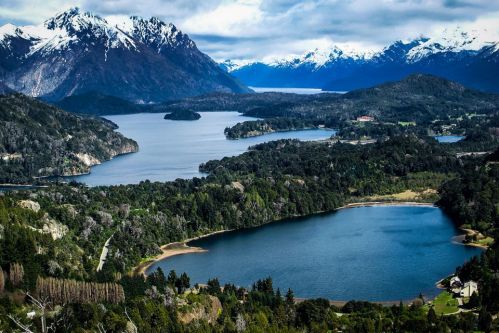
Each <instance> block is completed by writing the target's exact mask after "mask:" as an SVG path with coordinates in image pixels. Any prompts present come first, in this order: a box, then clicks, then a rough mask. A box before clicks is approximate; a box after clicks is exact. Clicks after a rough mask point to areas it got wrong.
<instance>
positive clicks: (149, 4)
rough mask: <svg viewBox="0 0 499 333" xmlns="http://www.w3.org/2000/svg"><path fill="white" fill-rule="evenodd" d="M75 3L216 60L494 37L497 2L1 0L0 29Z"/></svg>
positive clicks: (498, 22) (497, 27)
mask: <svg viewBox="0 0 499 333" xmlns="http://www.w3.org/2000/svg"><path fill="white" fill-rule="evenodd" d="M75 5H78V6H80V7H82V8H83V9H85V10H89V11H93V12H95V13H97V14H100V15H102V16H109V15H127V16H128V15H139V16H145V17H150V16H157V17H159V18H161V19H163V20H165V21H168V22H173V23H174V24H175V25H177V26H178V27H179V28H180V29H181V30H183V31H184V32H186V33H188V34H190V35H191V37H193V38H194V40H195V41H196V43H197V45H198V46H199V48H200V49H201V50H203V51H205V52H207V53H208V54H209V55H210V56H212V57H214V58H215V59H217V60H220V59H225V58H235V59H242V58H246V59H248V58H251V59H262V58H270V57H276V56H280V55H286V54H290V53H293V54H301V53H303V52H304V51H306V50H308V49H314V48H323V47H326V46H327V45H331V44H341V45H345V44H348V45H353V46H352V47H355V48H359V49H371V48H379V47H381V46H383V45H386V44H387V43H390V42H392V41H394V40H398V39H408V38H415V37H418V36H421V35H431V34H433V33H435V31H439V30H441V29H442V28H444V27H450V26H456V25H460V26H462V27H463V28H465V29H467V28H470V29H471V28H487V29H488V30H489V32H490V34H491V35H493V34H495V32H497V31H499V1H490V0H379V1H373V0H204V1H198V0H142V1H137V0H70V1H62V0H44V1H43V2H42V1H41V0H2V4H1V5H0V24H3V23H7V22H13V23H39V22H42V21H43V20H45V19H46V18H48V17H50V16H52V15H53V14H55V13H56V12H58V11H60V10H61V9H65V8H67V7H69V6H75Z"/></svg>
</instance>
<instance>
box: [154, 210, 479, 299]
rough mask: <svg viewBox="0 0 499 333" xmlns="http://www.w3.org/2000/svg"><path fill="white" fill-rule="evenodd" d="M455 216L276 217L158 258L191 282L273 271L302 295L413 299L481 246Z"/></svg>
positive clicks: (242, 281)
mask: <svg viewBox="0 0 499 333" xmlns="http://www.w3.org/2000/svg"><path fill="white" fill-rule="evenodd" d="M458 234H459V233H458V230H456V229H455V227H454V226H453V224H452V222H451V221H450V219H449V218H448V217H447V216H446V215H445V214H444V213H443V212H442V211H441V210H440V209H439V208H434V207H415V206H381V207H360V208H352V209H343V210H339V211H338V212H335V213H328V214H322V215H315V216H312V217H307V218H301V219H294V220H288V221H283V222H277V223H272V224H269V225H266V226H263V227H259V228H254V229H248V230H241V231H234V232H229V233H224V234H219V235H215V236H212V237H209V238H205V239H201V240H198V241H193V242H191V243H190V245H192V246H200V247H203V248H205V249H207V250H208V252H205V253H196V254H186V255H180V256H176V257H171V258H168V259H165V260H163V261H160V262H158V263H156V264H154V265H153V266H152V267H151V268H150V270H149V271H151V270H155V269H156V267H158V266H160V267H161V268H162V269H163V270H164V271H165V272H169V271H170V270H171V269H175V270H176V271H177V272H179V273H180V272H187V273H188V274H189V276H190V277H191V283H192V284H194V283H206V281H207V280H208V279H209V278H212V277H218V278H219V280H220V281H221V283H226V282H230V283H234V284H236V285H239V286H246V287H249V286H250V285H251V284H252V283H253V282H255V281H256V280H257V279H260V278H265V277H267V276H271V277H272V279H273V281H274V286H275V287H280V288H281V291H283V292H285V291H286V290H287V288H292V289H293V290H294V292H295V295H296V296H298V297H325V298H328V299H334V300H350V299H356V300H370V301H386V300H407V299H412V298H414V297H417V296H418V295H419V293H420V292H421V293H423V294H424V295H428V296H434V295H436V294H437V293H438V290H437V289H436V288H435V282H437V281H438V280H440V279H441V278H443V277H445V276H447V275H448V274H450V273H453V272H454V270H455V268H456V266H459V265H462V264H463V262H464V261H465V260H467V259H469V258H471V257H472V256H474V255H478V254H480V252H481V250H479V249H477V248H472V247H466V246H463V245H460V244H455V243H453V242H452V238H453V237H454V236H456V235H458Z"/></svg>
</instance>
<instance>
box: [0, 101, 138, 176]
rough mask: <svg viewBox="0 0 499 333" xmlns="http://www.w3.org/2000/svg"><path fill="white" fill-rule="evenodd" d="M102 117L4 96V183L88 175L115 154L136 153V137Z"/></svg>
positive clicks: (0, 163) (0, 145) (0, 115)
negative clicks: (127, 136)
mask: <svg viewBox="0 0 499 333" xmlns="http://www.w3.org/2000/svg"><path fill="white" fill-rule="evenodd" d="M114 130H115V126H114V125H113V124H112V123H110V122H108V121H104V120H102V119H100V118H88V117H82V116H77V115H75V114H72V113H68V112H65V111H62V110H59V109H57V108H55V107H53V106H50V105H47V104H45V103H43V102H40V101H38V100H36V99H33V98H30V97H27V96H24V95H21V94H9V95H0V155H1V156H15V157H16V158H1V159H0V181H2V182H25V181H29V180H30V179H32V178H33V177H44V176H62V175H74V174H80V173H87V172H89V171H90V167H91V166H92V165H95V164H99V163H101V162H103V161H106V160H109V159H111V158H113V157H114V156H116V155H119V154H126V153H132V152H136V151H137V150H138V145H137V143H136V142H135V141H133V140H131V139H128V138H125V137H124V136H123V135H121V134H120V133H118V132H115V131H114Z"/></svg>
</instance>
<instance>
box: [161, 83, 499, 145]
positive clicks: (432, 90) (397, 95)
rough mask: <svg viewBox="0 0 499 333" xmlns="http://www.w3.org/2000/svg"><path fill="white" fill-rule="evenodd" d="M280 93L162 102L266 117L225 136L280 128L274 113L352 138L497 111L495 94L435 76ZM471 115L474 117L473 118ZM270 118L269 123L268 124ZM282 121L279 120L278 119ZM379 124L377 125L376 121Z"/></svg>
mask: <svg viewBox="0 0 499 333" xmlns="http://www.w3.org/2000/svg"><path fill="white" fill-rule="evenodd" d="M283 95H285V94H278V93H274V94H252V95H247V96H244V97H243V96H237V95H217V96H204V97H203V96H201V97H197V98H190V99H186V100H182V101H180V102H177V103H171V104H168V105H165V106H164V107H165V109H166V110H170V109H171V110H178V109H180V110H182V109H194V110H203V109H213V108H214V107H215V108H216V109H217V110H232V111H234V110H236V111H239V112H242V113H243V114H245V115H247V116H253V117H260V118H266V120H265V121H263V122H262V121H260V123H256V122H257V121H255V123H252V122H244V123H242V124H238V125H236V126H237V127H238V128H233V129H230V130H227V131H226V132H227V133H228V134H229V137H230V138H236V136H237V137H245V136H248V133H249V132H251V131H253V130H254V128H255V127H256V126H257V125H258V126H259V127H260V128H263V127H264V126H262V125H265V128H267V129H268V130H267V131H260V134H263V133H265V132H269V131H272V130H277V129H278V130H284V129H286V128H285V127H283V126H279V127H277V128H274V127H276V126H273V125H275V124H277V123H279V121H278V120H277V119H270V118H278V117H286V118H292V121H293V123H290V126H289V127H288V129H289V130H291V129H295V128H296V127H297V125H299V127H301V128H307V127H309V126H310V122H314V123H316V124H322V125H324V126H326V127H331V128H336V129H340V133H339V135H340V136H345V138H350V137H352V135H349V134H348V131H350V132H352V129H353V131H354V132H356V131H359V134H355V135H353V136H354V137H359V136H362V134H361V132H362V131H364V134H368V135H372V136H375V137H379V135H378V136H376V134H379V133H376V132H375V131H376V130H377V131H378V132H380V131H381V132H383V134H385V133H387V132H391V133H392V134H397V133H398V134H400V133H403V132H407V131H412V132H415V131H419V132H423V133H425V134H426V133H432V132H436V133H442V132H449V131H453V132H460V133H462V132H464V131H465V130H466V129H469V128H470V125H471V124H470V122H471V123H473V122H474V124H472V125H475V124H476V123H484V122H489V121H491V118H493V117H496V118H497V114H498V112H499V111H498V110H499V95H497V94H487V93H483V92H479V91H476V90H472V89H468V88H465V87H464V86H462V85H460V84H458V83H455V82H452V81H448V80H445V79H441V78H438V77H434V76H430V75H423V74H415V75H411V76H408V77H407V78H405V79H403V80H401V81H397V82H391V83H386V84H382V85H379V86H376V87H373V88H368V89H360V90H355V91H352V92H349V93H346V94H344V95H340V94H318V95H307V96H303V95H302V96H299V95H292V94H288V95H289V96H290V98H289V100H287V101H283V97H284V96H283ZM361 116H369V117H371V118H372V120H371V122H373V123H374V124H375V125H376V126H374V127H375V128H374V129H373V130H369V132H366V131H365V130H364V127H366V126H367V127H373V126H372V125H371V124H366V123H364V122H361V123H359V122H357V121H356V120H357V118H358V117H361ZM474 118H475V119H474ZM273 123H274V124H273ZM281 124H282V123H281ZM378 125H381V127H383V128H382V129H381V130H380V129H379V127H380V126H378Z"/></svg>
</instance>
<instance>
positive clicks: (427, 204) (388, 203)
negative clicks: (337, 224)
mask: <svg viewBox="0 0 499 333" xmlns="http://www.w3.org/2000/svg"><path fill="white" fill-rule="evenodd" d="M373 206H423V207H436V206H435V204H433V203H430V202H418V201H365V202H352V203H349V204H346V205H344V206H341V207H338V208H336V209H346V208H356V207H373Z"/></svg>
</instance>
